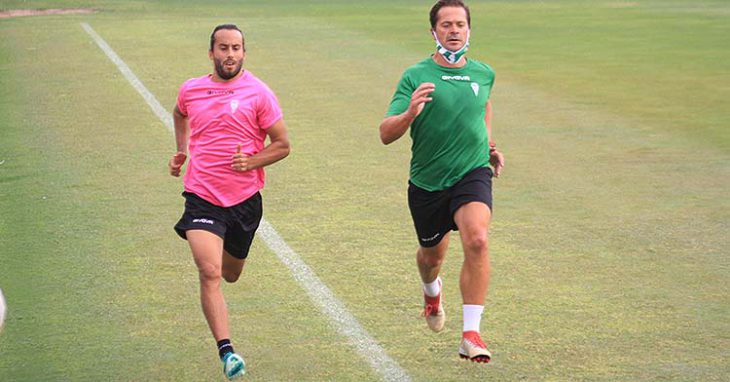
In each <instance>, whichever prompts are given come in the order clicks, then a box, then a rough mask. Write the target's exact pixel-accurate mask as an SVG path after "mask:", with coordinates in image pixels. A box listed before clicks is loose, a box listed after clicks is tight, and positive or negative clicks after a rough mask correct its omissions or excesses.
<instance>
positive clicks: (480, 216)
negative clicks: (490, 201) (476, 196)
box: [454, 202, 492, 241]
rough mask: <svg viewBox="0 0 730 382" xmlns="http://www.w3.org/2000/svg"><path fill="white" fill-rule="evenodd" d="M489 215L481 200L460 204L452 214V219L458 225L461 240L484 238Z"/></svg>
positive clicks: (487, 227)
mask: <svg viewBox="0 0 730 382" xmlns="http://www.w3.org/2000/svg"><path fill="white" fill-rule="evenodd" d="M491 217H492V214H491V211H490V210H489V207H488V206H487V205H486V204H484V203H482V202H469V203H466V204H462V205H461V207H459V209H458V210H456V213H455V214H454V221H455V222H456V225H457V226H458V227H459V232H460V233H461V239H462V241H470V240H472V239H485V240H486V238H487V236H488V231H489V222H490V220H491Z"/></svg>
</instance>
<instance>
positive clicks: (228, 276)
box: [223, 271, 241, 283]
mask: <svg viewBox="0 0 730 382" xmlns="http://www.w3.org/2000/svg"><path fill="white" fill-rule="evenodd" d="M239 277H241V272H232V271H224V272H223V280H226V282H228V283H235V282H236V281H238V278H239Z"/></svg>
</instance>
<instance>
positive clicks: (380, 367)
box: [81, 23, 410, 381]
mask: <svg viewBox="0 0 730 382" xmlns="http://www.w3.org/2000/svg"><path fill="white" fill-rule="evenodd" d="M81 27H82V28H83V29H84V30H85V31H86V33H88V34H89V36H91V38H92V39H93V40H94V41H95V42H96V44H97V45H99V48H101V50H102V51H103V52H104V53H105V54H106V55H107V57H109V59H110V60H111V61H112V62H113V63H114V64H115V65H116V66H117V68H118V69H119V71H120V72H121V73H122V75H124V77H125V78H126V79H127V81H129V83H130V84H131V85H132V87H134V88H135V89H136V90H137V92H139V94H140V95H141V96H142V98H144V100H145V102H147V104H148V105H149V106H150V108H152V111H153V112H154V113H155V115H157V117H158V118H159V119H160V121H162V123H163V124H164V125H165V127H167V129H168V130H169V131H170V132H173V131H174V127H173V122H172V115H171V114H170V113H169V112H168V111H167V110H166V109H165V108H164V107H162V105H161V104H160V102H159V101H157V98H156V97H155V96H154V95H153V94H152V93H151V92H150V91H149V90H148V89H147V88H146V87H145V86H144V84H143V83H142V81H140V80H139V78H137V76H136V75H135V74H134V72H132V70H131V69H130V68H129V66H127V64H126V63H124V61H123V60H122V59H121V58H120V57H119V56H118V55H117V54H116V53H115V52H114V50H113V49H112V48H111V47H110V46H109V44H107V43H106V41H104V39H102V38H101V36H99V35H98V34H97V33H96V32H95V31H94V30H93V29H92V28H91V26H90V25H89V24H87V23H81ZM259 236H260V237H261V238H262V239H263V240H264V242H265V243H266V245H267V246H268V247H269V248H270V249H271V250H272V251H273V252H274V253H275V254H276V255H277V257H278V258H279V259H280V260H281V262H282V263H284V265H286V266H287V268H289V270H290V271H291V273H292V275H293V277H294V279H295V280H297V282H298V283H299V284H300V285H301V286H302V289H304V291H305V292H306V293H307V295H309V298H310V299H311V300H312V302H313V303H314V304H315V305H316V306H317V307H319V309H320V311H321V312H322V313H324V314H325V316H327V317H328V318H329V320H330V321H331V322H332V324H333V325H334V327H335V328H336V329H337V331H338V332H339V333H340V334H342V335H344V336H346V337H347V338H349V339H350V341H351V343H352V344H353V346H354V347H355V349H356V350H357V352H358V353H359V354H360V356H361V357H363V358H364V359H365V360H366V361H368V363H369V364H370V366H371V367H372V368H373V369H374V370H375V371H376V372H378V373H380V375H381V376H382V377H383V380H385V381H410V377H409V376H408V374H407V373H406V372H405V370H403V369H402V368H401V367H400V366H399V365H398V363H396V362H395V361H394V360H393V359H392V358H390V356H388V354H387V353H386V352H385V350H384V349H383V348H382V347H381V346H380V345H379V344H378V343H377V341H375V339H374V338H373V337H372V336H370V334H368V332H367V331H366V330H365V328H363V327H362V325H360V323H359V322H358V321H357V319H356V318H355V316H353V315H352V314H351V313H350V312H349V311H348V310H347V308H346V307H345V305H344V304H343V303H342V302H341V301H340V300H339V299H337V297H335V295H334V293H332V291H331V290H330V289H329V288H328V287H327V286H326V285H325V284H324V283H323V282H322V280H320V279H319V278H318V277H317V275H316V274H315V273H314V271H312V269H311V268H310V267H309V266H307V264H306V263H305V262H304V261H303V260H302V259H301V257H300V256H299V255H298V254H297V253H296V252H294V250H293V249H291V247H289V245H287V244H286V242H285V241H284V239H282V237H281V236H280V235H279V233H278V232H277V231H276V229H274V227H273V226H272V225H271V224H270V223H269V222H268V221H266V219H263V218H262V219H261V225H260V227H259Z"/></svg>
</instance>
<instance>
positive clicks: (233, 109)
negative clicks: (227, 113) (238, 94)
mask: <svg viewBox="0 0 730 382" xmlns="http://www.w3.org/2000/svg"><path fill="white" fill-rule="evenodd" d="M236 109H238V100H237V99H234V100H233V101H231V113H235V112H236Z"/></svg>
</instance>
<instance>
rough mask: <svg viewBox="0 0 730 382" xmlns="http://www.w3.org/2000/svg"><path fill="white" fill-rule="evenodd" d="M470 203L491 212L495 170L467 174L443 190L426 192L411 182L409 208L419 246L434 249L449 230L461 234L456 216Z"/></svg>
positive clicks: (481, 168) (481, 170)
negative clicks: (479, 204)
mask: <svg viewBox="0 0 730 382" xmlns="http://www.w3.org/2000/svg"><path fill="white" fill-rule="evenodd" d="M469 202H482V203H484V204H486V205H487V206H488V207H489V209H490V210H491V209H492V169H491V168H489V167H479V168H477V169H474V170H472V171H471V172H469V173H467V174H466V175H464V177H463V178H462V179H461V180H460V181H458V182H456V184H454V185H453V186H451V187H449V188H447V189H445V190H441V191H426V190H424V189H422V188H420V187H418V186H416V185H414V184H413V183H411V182H410V181H409V182H408V207H409V208H410V210H411V217H412V218H413V224H414V225H415V226H416V235H418V243H419V244H420V245H421V246H422V247H434V246H436V245H437V244H438V243H440V242H441V239H443V237H444V235H446V233H448V232H449V231H458V230H459V228H458V227H457V226H456V223H455V222H454V213H456V210H458V209H459V207H461V206H462V205H464V204H466V203H469Z"/></svg>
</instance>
